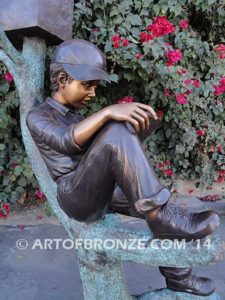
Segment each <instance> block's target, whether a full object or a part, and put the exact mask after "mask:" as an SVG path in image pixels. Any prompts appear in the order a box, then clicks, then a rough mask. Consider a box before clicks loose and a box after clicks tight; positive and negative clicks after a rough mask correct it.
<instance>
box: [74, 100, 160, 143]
mask: <svg viewBox="0 0 225 300" xmlns="http://www.w3.org/2000/svg"><path fill="white" fill-rule="evenodd" d="M151 118H153V119H154V120H157V119H158V117H157V115H156V113H155V111H154V110H153V109H152V108H151V106H149V105H146V104H142V103H137V102H133V103H123V104H114V105H110V106H107V107H105V108H103V109H102V110H100V111H98V112H97V113H95V114H93V115H91V116H90V117H88V118H86V119H84V120H83V121H81V122H80V123H78V124H77V125H76V126H75V127H74V131H73V136H74V141H75V142H76V144H78V145H79V146H81V147H82V146H84V145H85V144H86V143H87V142H88V141H89V140H90V138H91V137H92V136H93V135H94V134H95V133H96V132H97V131H98V130H99V129H100V128H101V127H102V126H103V125H104V124H105V123H106V122H107V121H109V120H113V121H119V122H123V121H124V122H126V121H127V122H129V123H130V124H131V125H133V126H134V128H135V130H136V132H138V133H139V132H141V131H145V130H148V129H149V127H150V125H151V124H150V123H151V122H150V119H151Z"/></svg>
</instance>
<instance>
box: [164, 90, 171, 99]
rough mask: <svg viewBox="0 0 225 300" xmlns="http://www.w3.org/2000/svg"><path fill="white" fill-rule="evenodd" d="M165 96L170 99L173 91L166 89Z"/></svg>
mask: <svg viewBox="0 0 225 300" xmlns="http://www.w3.org/2000/svg"><path fill="white" fill-rule="evenodd" d="M164 95H165V96H167V97H169V96H170V95H171V91H170V89H169V88H166V89H165V91H164Z"/></svg>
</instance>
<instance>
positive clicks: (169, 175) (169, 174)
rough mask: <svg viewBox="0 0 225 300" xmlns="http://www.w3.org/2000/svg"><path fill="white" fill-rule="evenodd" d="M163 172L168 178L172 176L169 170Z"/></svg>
mask: <svg viewBox="0 0 225 300" xmlns="http://www.w3.org/2000/svg"><path fill="white" fill-rule="evenodd" d="M163 172H164V174H166V175H167V176H168V177H171V176H173V171H172V170H170V169H167V170H164V171H163Z"/></svg>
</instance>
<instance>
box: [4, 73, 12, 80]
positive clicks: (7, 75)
mask: <svg viewBox="0 0 225 300" xmlns="http://www.w3.org/2000/svg"><path fill="white" fill-rule="evenodd" d="M4 78H5V80H6V81H8V82H11V81H13V76H12V74H11V73H9V72H5V73H4Z"/></svg>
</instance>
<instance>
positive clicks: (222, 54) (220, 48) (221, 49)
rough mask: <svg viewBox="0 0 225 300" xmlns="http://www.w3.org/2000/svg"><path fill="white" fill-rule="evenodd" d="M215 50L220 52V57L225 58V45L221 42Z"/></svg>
mask: <svg viewBox="0 0 225 300" xmlns="http://www.w3.org/2000/svg"><path fill="white" fill-rule="evenodd" d="M214 50H215V51H216V52H218V54H219V58H220V59H223V58H225V45H223V44H219V45H218V46H217V48H214Z"/></svg>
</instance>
